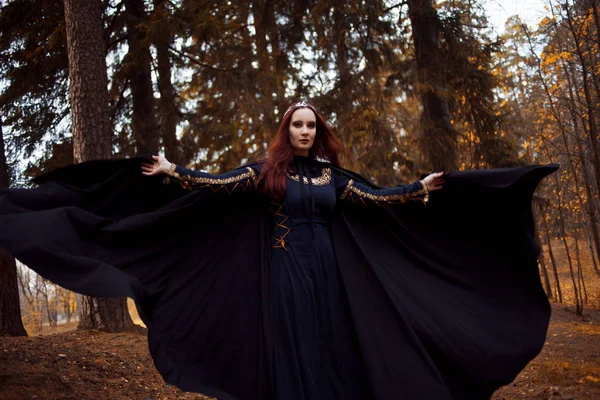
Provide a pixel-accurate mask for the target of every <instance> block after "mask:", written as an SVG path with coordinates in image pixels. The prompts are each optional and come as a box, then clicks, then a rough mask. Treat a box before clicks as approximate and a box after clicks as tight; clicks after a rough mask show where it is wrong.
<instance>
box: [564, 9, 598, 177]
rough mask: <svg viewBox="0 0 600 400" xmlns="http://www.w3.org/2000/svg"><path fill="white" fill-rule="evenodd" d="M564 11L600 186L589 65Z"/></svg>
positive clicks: (571, 21)
mask: <svg viewBox="0 0 600 400" xmlns="http://www.w3.org/2000/svg"><path fill="white" fill-rule="evenodd" d="M565 11H566V12H567V22H568V25H569V29H570V31H571V35H572V37H573V42H574V44H575V54H576V55H577V58H578V59H579V63H580V67H581V78H582V81H583V93H584V96H585V105H586V111H587V117H588V118H587V119H588V125H589V138H590V146H591V147H592V155H593V157H594V168H595V169H594V173H595V174H594V175H595V178H596V186H597V187H599V188H600V153H599V150H598V130H597V127H596V113H595V108H594V107H595V103H594V101H593V99H592V95H591V91H590V87H589V86H590V84H589V77H588V73H589V67H588V65H587V62H586V60H585V57H584V56H583V49H582V48H581V43H580V42H579V39H580V37H579V36H578V35H577V34H576V32H575V27H574V26H573V19H572V15H571V11H570V7H569V6H567V7H566V9H565Z"/></svg>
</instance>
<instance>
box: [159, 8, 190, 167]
mask: <svg viewBox="0 0 600 400" xmlns="http://www.w3.org/2000/svg"><path fill="white" fill-rule="evenodd" d="M167 3H168V2H167V1H165V0H154V18H155V19H156V20H155V21H154V23H156V24H158V26H159V27H160V29H159V31H158V33H157V35H156V37H155V40H154V45H155V46H156V63H157V68H158V89H159V90H160V100H159V103H158V104H159V114H160V130H159V132H160V136H161V137H162V140H163V145H164V147H165V154H166V156H167V158H168V159H169V160H170V161H172V162H174V163H175V164H177V165H185V164H186V160H184V158H183V150H182V148H181V144H180V143H179V140H177V135H176V133H177V122H178V120H179V110H178V109H177V106H176V105H175V90H174V89H173V85H172V83H171V56H170V53H169V46H170V45H171V42H172V40H173V34H172V33H171V31H170V30H169V21H168V13H169V11H168V10H167V8H166V5H167ZM163 21H164V22H163Z"/></svg>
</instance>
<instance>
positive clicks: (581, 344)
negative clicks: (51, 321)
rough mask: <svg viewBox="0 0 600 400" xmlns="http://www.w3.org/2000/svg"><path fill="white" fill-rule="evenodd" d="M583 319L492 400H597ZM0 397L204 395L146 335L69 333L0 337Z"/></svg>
mask: <svg viewBox="0 0 600 400" xmlns="http://www.w3.org/2000/svg"><path fill="white" fill-rule="evenodd" d="M586 314H587V317H586V318H584V319H581V318H578V317H576V316H575V314H574V313H573V312H572V311H569V310H568V309H567V308H565V307H561V306H555V307H554V312H553V317H552V322H551V325H550V330H549V332H548V338H547V341H546V346H545V347H544V350H543V351H542V353H541V354H540V355H539V356H538V357H537V358H536V359H535V360H534V361H532V362H531V363H530V364H529V365H528V366H527V367H526V368H525V370H524V371H523V372H522V373H521V374H520V375H519V376H518V377H517V379H516V380H515V382H513V383H512V384H511V385H509V386H507V387H505V388H503V389H501V390H500V391H499V392H497V393H496V395H495V396H494V397H493V399H494V400H501V399H506V400H512V399H534V400H537V399H552V400H559V399H565V400H566V399H574V400H595V399H600V311H593V310H592V311H589V310H588V311H586ZM0 399H2V400H3V399H10V400H20V399H39V400H54V399H56V400H58V399H60V400H81V399H99V400H103V399H107V400H109V399H110V400H121V399H123V400H125V399H133V400H137V399H139V400H159V399H161V400H162V399H207V398H206V397H203V396H201V395H196V394H191V393H183V392H181V391H180V390H178V389H177V388H175V387H173V386H170V385H165V383H164V382H163V380H162V378H161V377H160V375H159V374H158V373H157V372H156V370H155V369H154V366H153V364H152V360H151V358H150V356H149V354H148V349H147V346H146V338H145V337H144V336H141V335H138V334H129V333H127V334H106V333H100V332H93V331H92V332H78V331H71V332H64V333H59V334H55V335H48V336H38V337H29V338H0ZM432 400H433V399H432Z"/></svg>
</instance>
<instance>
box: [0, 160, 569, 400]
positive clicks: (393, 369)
mask: <svg viewBox="0 0 600 400" xmlns="http://www.w3.org/2000/svg"><path fill="white" fill-rule="evenodd" d="M143 159H144V157H140V158H134V159H127V160H111V161H93V162H88V163H83V164H78V165H73V166H69V167H66V168H62V169H58V170H55V171H53V172H51V173H48V174H46V175H43V176H41V177H39V178H37V179H36V182H37V183H38V184H40V185H39V187H37V188H35V189H11V190H8V191H4V192H2V193H0V227H1V228H0V243H1V244H2V245H4V246H6V247H7V248H8V249H9V250H10V251H11V252H12V253H13V254H14V256H15V257H17V258H18V259H19V260H20V261H22V262H23V263H25V264H26V265H28V266H29V267H31V268H33V269H34V270H35V271H37V272H38V273H39V274H40V275H42V276H43V277H45V278H48V279H50V280H52V281H53V282H56V283H57V284H59V285H61V286H63V287H65V288H67V289H70V290H73V291H76V292H79V293H83V294H88V295H93V296H105V297H116V296H128V297H131V298H133V299H134V300H135V302H136V305H137V307H138V311H139V313H140V315H141V317H142V319H143V321H144V323H145V324H146V325H147V326H148V343H149V349H150V353H151V355H152V358H153V359H154V363H155V366H156V368H157V369H158V371H159V372H160V373H161V374H162V375H163V377H164V378H165V381H166V382H168V383H171V384H174V385H177V386H179V387H180V388H182V389H183V390H186V391H199V392H203V393H205V394H208V395H211V396H215V397H219V398H220V399H242V400H254V399H256V400H267V399H273V395H272V393H273V391H272V381H271V376H272V373H273V371H271V369H270V366H271V357H272V354H271V348H272V346H271V332H272V330H271V327H270V324H271V319H270V317H271V316H270V313H269V310H270V291H269V288H270V265H269V260H270V251H271V249H270V235H271V233H272V232H271V225H270V224H271V220H270V214H269V211H268V201H267V200H266V199H264V198H263V197H262V196H261V195H259V194H257V192H253V191H248V192H244V193H234V194H228V193H227V192H226V191H220V190H219V191H216V192H214V191H213V190H211V189H210V188H207V189H204V190H198V191H192V192H187V191H184V190H183V189H181V188H179V187H178V186H177V185H165V184H164V183H163V179H162V178H161V177H147V176H143V175H142V174H141V173H140V163H141V161H142V160H143ZM254 167H256V168H260V165H259V164H257V165H254ZM557 168H558V166H557V165H555V164H552V165H547V166H539V165H532V166H528V167H520V168H510V169H495V170H474V171H466V172H453V173H448V174H446V178H445V179H446V184H445V187H444V189H443V190H441V191H437V192H434V193H432V195H431V200H430V202H429V204H428V205H427V206H425V205H423V204H421V203H418V202H409V203H405V204H401V205H395V206H385V207H383V206H372V207H365V206H364V205H363V206H358V205H354V204H351V203H345V202H338V205H337V206H336V211H335V213H334V215H333V217H332V220H331V236H332V242H333V245H334V251H335V255H336V259H337V263H338V268H339V271H340V274H341V277H342V281H343V284H344V286H345V288H346V291H347V296H348V301H349V304H350V308H351V312H352V316H353V319H354V322H355V328H356V332H357V335H358V339H359V344H360V349H361V352H362V357H363V359H364V362H365V364H366V370H367V373H368V378H369V381H370V384H371V386H372V390H373V393H374V398H375V399H376V400H392V399H393V400H398V399H407V400H414V399H460V400H463V399H488V398H489V397H490V396H491V394H492V393H493V392H494V390H496V389H497V388H498V387H499V386H501V385H504V384H507V383H509V382H511V381H512V380H513V379H514V377H515V376H516V374H517V373H518V372H519V371H520V370H521V369H522V368H523V367H524V366H525V365H526V364H527V362H529V361H530V360H531V359H532V358H533V357H535V356H536V355H537V354H538V352H539V351H540V350H541V348H542V345H543V343H544V340H545V335H546V330H547V326H548V322H549V317H550V307H549V304H548V301H547V298H546V296H545V294H544V291H543V289H542V286H541V283H540V279H539V274H538V269H537V256H538V253H539V247H538V245H537V244H536V242H535V240H534V222H533V218H532V215H531V200H532V195H533V192H534V190H535V188H536V186H537V185H538V183H539V182H540V180H541V179H542V178H543V177H544V176H546V175H548V174H550V173H552V172H553V171H555V170H556V169H557ZM336 171H337V172H338V173H347V174H351V175H352V176H353V178H354V179H359V180H361V181H363V182H364V183H366V184H369V182H367V181H366V180H364V179H363V178H361V177H360V176H359V175H356V174H352V173H350V172H349V171H345V170H341V169H337V170H336Z"/></svg>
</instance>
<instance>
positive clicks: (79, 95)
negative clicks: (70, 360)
mask: <svg viewBox="0 0 600 400" xmlns="http://www.w3.org/2000/svg"><path fill="white" fill-rule="evenodd" d="M64 2H65V25H66V31H67V50H68V55H69V94H70V98H71V114H72V120H73V151H74V157H75V162H83V161H90V160H95V159H106V158H111V157H112V131H111V127H110V119H109V107H108V90H107V86H108V78H107V74H106V50H105V43H104V40H103V33H102V18H101V11H100V2H99V1H78V0H64ZM83 299H84V300H83V301H82V302H81V305H82V307H81V308H80V323H79V327H78V328H79V329H101V328H103V327H115V328H114V329H115V330H119V331H126V330H132V329H134V327H135V325H134V323H133V321H132V320H131V317H129V314H127V318H123V317H122V315H124V314H125V313H126V312H127V310H128V308H127V299H125V298H121V299H117V300H114V299H104V298H91V297H87V296H83ZM115 301H118V302H119V305H120V309H118V310H117V311H118V312H117V313H113V312H112V311H114V310H115V309H116V307H115V305H114V303H115ZM86 304H92V305H94V306H93V307H85V305H86ZM88 313H90V314H88Z"/></svg>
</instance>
